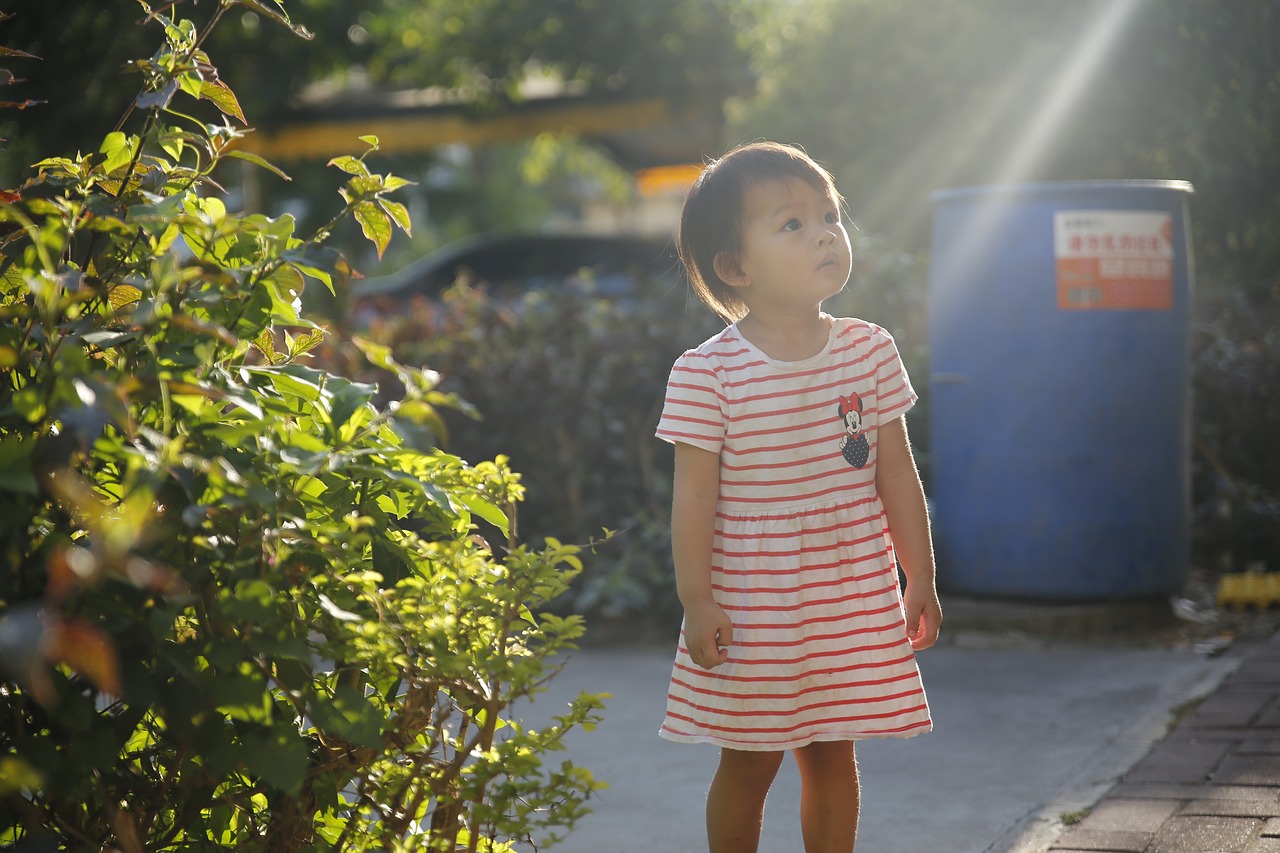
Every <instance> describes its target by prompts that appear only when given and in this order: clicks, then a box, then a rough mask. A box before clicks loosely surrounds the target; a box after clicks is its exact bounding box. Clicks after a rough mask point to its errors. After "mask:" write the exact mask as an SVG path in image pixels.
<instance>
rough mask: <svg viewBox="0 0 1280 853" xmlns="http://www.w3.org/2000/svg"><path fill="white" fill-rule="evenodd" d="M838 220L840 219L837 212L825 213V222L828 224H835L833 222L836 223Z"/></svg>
mask: <svg viewBox="0 0 1280 853" xmlns="http://www.w3.org/2000/svg"><path fill="white" fill-rule="evenodd" d="M839 221H840V214H838V213H828V214H827V224H828V225H835V224H836V223H837V222H839Z"/></svg>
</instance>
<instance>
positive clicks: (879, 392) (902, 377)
mask: <svg viewBox="0 0 1280 853" xmlns="http://www.w3.org/2000/svg"><path fill="white" fill-rule="evenodd" d="M876 336H877V337H879V338H882V340H880V341H877V343H878V344H879V346H877V348H876V401H877V404H876V405H877V409H878V415H879V422H880V423H882V424H886V423H888V422H889V421H891V420H893V419H894V418H896V417H898V416H899V415H904V414H906V413H907V411H908V410H909V409H910V408H911V407H912V406H914V405H915V404H916V400H917V399H919V398H918V397H917V396H916V392H915V389H914V388H912V387H911V378H910V377H909V376H907V369H906V368H905V367H904V366H903V364H902V357H901V356H900V355H899V354H898V347H897V345H896V344H895V343H894V342H893V336H892V335H890V334H889V333H888V332H886V331H884V330H883V329H878V330H877V335H876Z"/></svg>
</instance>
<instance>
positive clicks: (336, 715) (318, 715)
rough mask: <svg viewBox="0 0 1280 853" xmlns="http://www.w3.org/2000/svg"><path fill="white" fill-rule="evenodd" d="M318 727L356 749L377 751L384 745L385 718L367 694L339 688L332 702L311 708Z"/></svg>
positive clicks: (348, 688) (322, 702)
mask: <svg viewBox="0 0 1280 853" xmlns="http://www.w3.org/2000/svg"><path fill="white" fill-rule="evenodd" d="M310 710H311V713H312V715H313V716H314V718H315V721H316V725H317V726H318V727H319V728H321V729H322V730H324V731H325V732H328V733H330V734H334V735H337V736H338V737H340V738H342V739H343V740H345V741H348V742H350V743H351V744H352V745H353V746H358V747H368V748H370V749H373V748H377V747H378V746H380V745H381V743H382V715H381V714H379V713H378V709H377V708H375V707H374V706H373V705H371V704H370V703H369V700H368V699H366V698H365V696H364V694H363V693H361V692H360V691H358V690H355V689H354V688H351V687H339V688H338V689H337V690H335V691H334V692H333V698H331V699H329V700H328V701H323V700H322V701H319V702H316V703H315V704H313V705H311V708H310Z"/></svg>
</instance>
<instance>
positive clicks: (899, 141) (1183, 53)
mask: <svg viewBox="0 0 1280 853" xmlns="http://www.w3.org/2000/svg"><path fill="white" fill-rule="evenodd" d="M288 5H289V10H290V14H291V16H292V18H293V19H294V20H295V21H297V22H300V23H302V24H303V25H305V26H306V27H307V28H308V29H310V30H311V31H312V32H313V33H314V35H315V38H314V41H313V42H312V43H310V44H307V43H303V42H297V41H296V40H290V39H282V38H271V37H270V36H271V33H270V28H268V27H266V26H264V23H263V20H262V18H263V16H264V15H268V14H269V13H270V4H267V3H264V4H261V8H260V10H259V11H258V12H246V11H242V10H238V11H237V12H236V13H235V19H234V20H231V21H228V24H229V25H228V26H226V27H224V28H222V30H221V31H220V32H219V33H218V38H219V39H221V42H219V43H215V44H211V45H210V47H209V50H210V52H211V53H214V54H216V55H219V56H221V57H223V59H222V61H221V62H220V67H221V71H222V74H223V76H224V78H226V79H227V80H228V82H229V84H230V85H231V86H232V88H234V89H235V91H236V92H237V93H238V94H239V96H240V98H241V101H242V103H243V105H244V108H245V112H246V113H247V114H249V115H250V116H252V117H254V119H255V121H256V122H257V127H258V129H259V131H260V132H268V131H271V130H273V129H276V128H278V127H281V126H284V125H286V124H287V123H288V122H289V121H290V120H291V116H296V115H297V114H298V111H299V109H300V106H299V105H300V103H301V99H302V97H303V95H304V93H306V92H307V91H314V87H316V86H317V85H324V86H329V87H333V88H336V89H339V90H341V89H347V90H354V91H357V92H359V91H378V90H383V89H402V88H422V87H439V88H441V89H443V90H447V91H449V92H451V93H453V96H455V97H457V98H459V99H461V100H462V101H463V102H465V104H466V108H467V110H469V111H471V113H472V114H474V115H477V116H483V115H499V114H502V113H503V112H504V111H506V110H509V109H511V108H512V107H513V105H518V103H519V101H520V99H521V97H522V95H521V92H522V88H521V87H522V84H523V83H524V82H526V81H527V80H529V79H530V78H533V77H539V78H548V77H549V78H552V79H556V80H559V81H561V82H562V83H564V84H565V85H566V86H570V87H572V88H573V89H574V91H581V92H586V93H591V94H593V95H600V96H617V97H638V96H656V97H660V98H663V99H665V100H666V101H667V102H668V103H670V104H672V105H675V106H676V107H677V108H678V109H680V110H687V111H692V112H694V113H697V114H700V115H703V116H705V117H709V118H710V119H711V120H713V121H714V122H715V123H716V124H717V125H718V126H719V128H720V131H719V147H718V148H717V149H716V150H708V151H705V152H703V154H704V156H706V157H711V156H715V155H716V154H718V153H719V152H720V151H721V150H723V149H725V148H727V147H729V146H731V145H732V144H734V143H737V142H742V141H747V140H751V139H755V138H759V137H767V138H772V139H778V140H782V141H788V142H797V143H801V144H803V145H804V146H805V148H806V149H807V150H808V151H809V152H810V153H811V154H813V155H814V156H815V157H816V158H817V159H819V160H820V161H822V162H824V163H825V164H827V165H828V166H829V167H830V168H831V169H832V171H833V172H834V173H835V174H836V177H837V180H838V183H839V185H840V187H841V189H842V191H843V192H844V193H845V195H846V197H847V198H848V199H849V200H850V208H851V212H852V215H853V218H854V220H855V221H856V222H857V224H858V225H859V227H860V228H861V229H862V232H861V234H862V236H861V238H860V239H861V241H862V249H863V262H862V266H861V267H860V271H861V272H860V275H855V281H854V282H853V284H852V285H851V287H850V289H849V291H848V292H847V293H846V294H844V295H843V296H842V297H841V304H840V305H839V306H836V307H837V308H838V309H839V310H841V311H847V312H849V313H856V314H860V315H863V316H866V317H869V318H871V319H874V320H876V321H877V322H880V323H882V324H884V325H886V326H887V327H889V328H890V329H891V330H893V331H894V332H895V334H897V335H899V337H900V344H901V345H902V347H903V351H904V355H905V356H906V358H907V361H908V367H909V369H911V370H912V371H913V373H914V375H915V376H916V377H917V380H916V381H917V384H918V385H920V386H921V387H922V388H924V387H925V386H926V385H927V383H926V381H925V377H926V376H927V364H928V342H927V340H926V339H925V337H924V324H923V319H922V311H923V304H924V299H925V298H926V297H925V293H924V281H925V279H926V277H927V270H928V260H929V259H928V238H929V222H930V217H931V207H930V201H929V196H930V193H931V192H933V191H934V190H936V189H938V188H940V187H945V186H955V185H965V184H979V183H987V182H1003V181H1040V180H1066V179H1111V178H1116V179H1120V178H1124V179H1138V178H1151V179H1178V180H1187V181H1190V182H1191V183H1192V184H1193V185H1194V186H1195V195H1194V196H1193V197H1192V200H1191V214H1192V217H1191V218H1192V223H1193V232H1194V233H1193V242H1194V255H1195V266H1196V291H1195V305H1194V308H1193V331H1194V339H1195V340H1194V352H1193V369H1194V383H1195V389H1194V393H1195V399H1196V401H1197V402H1196V411H1195V447H1194V449H1193V457H1194V477H1195V482H1194V487H1193V502H1194V505H1195V512H1196V522H1195V524H1196V528H1195V532H1194V549H1195V553H1194V557H1195V561H1196V565H1197V566H1198V567H1199V568H1201V569H1202V570H1204V571H1206V572H1210V573H1212V572H1221V571H1231V570H1239V569H1243V568H1248V567H1253V568H1258V567H1263V568H1271V569H1276V568H1280V485H1278V484H1280V450H1278V449H1277V448H1276V442H1275V440H1274V439H1275V436H1276V435H1277V434H1280V331H1278V330H1280V195H1277V194H1276V192H1275V191H1274V189H1275V187H1277V186H1280V2H1277V0H1236V1H1235V2H1231V3H1223V2H1217V0H1159V2H1157V0H1082V2H1076V3H1061V2H1054V0H970V2H965V3H945V4H939V3H928V4H926V3H901V2H895V0H648V2H645V3H642V4H641V3H624V2H618V1H617V0H540V2H533V0H376V1H375V0H293V2H290V3H289V4H288ZM137 16H138V14H137V11H136V5H135V3H134V0H102V1H101V2H98V3H92V4H90V3H81V4H73V5H71V6H67V5H66V4H41V5H33V7H32V8H24V9H22V10H21V11H20V12H19V13H18V14H16V15H14V16H13V17H11V18H10V19H8V20H6V21H4V22H3V23H0V44H4V45H8V46H9V47H12V48H16V49H20V50H22V51H25V52H28V53H30V54H34V55H36V56H40V57H43V58H42V59H40V60H30V59H24V58H21V57H18V58H14V59H12V60H11V61H10V62H9V65H8V67H10V68H11V69H12V71H13V73H14V74H15V75H16V76H17V77H18V78H22V79H19V80H15V81H12V85H11V86H9V87H8V93H9V95H10V98H9V100H11V101H13V102H23V101H25V100H28V99H29V100H32V101H39V102H43V103H40V104H38V105H35V106H31V107H29V108H25V109H22V110H6V111H3V113H0V115H2V116H3V118H2V119H0V136H3V137H5V138H7V140H8V141H7V142H6V143H5V144H4V146H3V147H2V148H0V176H4V177H6V178H11V176H14V175H16V174H18V172H19V170H20V169H21V168H22V167H23V166H25V164H27V163H29V162H30V161H31V160H32V159H34V155H35V152H39V153H40V154H42V155H49V154H54V153H70V152H73V151H75V150H76V149H78V148H85V147H87V146H90V145H93V144H96V140H97V139H98V138H100V134H101V131H102V130H103V128H104V122H108V121H110V120H111V119H109V118H108V117H114V116H116V115H118V113H119V111H120V108H121V103H120V97H119V96H118V94H117V93H118V92H119V91H121V90H120V87H119V86H118V80H117V79H116V78H117V76H118V75H119V74H120V73H121V72H122V64H123V62H124V61H125V59H127V58H128V57H131V56H134V55H135V54H137V53H138V52H139V49H140V48H142V47H144V46H143V45H141V44H140V43H138V42H136V41H135V38H140V37H141V36H140V35H139V33H137V32H136V30H138V28H136V27H132V26H131V25H130V24H131V22H132V21H133V20H135V19H136V18H137ZM144 52H145V51H144ZM371 163H374V165H375V167H377V168H387V169H393V170H394V171H395V172H396V173H397V174H403V175H405V176H407V177H410V178H413V179H415V180H417V181H418V186H417V188H416V189H415V190H413V191H412V192H410V193H409V194H407V197H406V201H407V202H408V204H409V207H410V209H411V210H412V211H413V213H414V223H415V226H416V227H415V236H414V239H413V240H412V241H406V242H404V243H402V244H401V245H400V246H399V247H395V246H393V247H392V249H391V251H389V252H388V253H387V256H386V258H385V259H384V260H383V261H382V262H381V263H375V262H374V261H373V259H372V258H371V257H370V256H368V255H364V256H361V255H360V254H359V253H358V250H357V249H355V248H354V247H355V245H356V240H357V237H358V235H357V234H355V233H354V232H353V233H339V234H336V235H335V238H336V239H337V240H338V242H339V243H340V244H342V243H343V242H344V241H345V242H346V243H348V244H349V245H350V246H352V247H353V248H352V251H353V253H354V254H353V256H354V257H355V258H356V259H357V266H358V267H360V268H361V269H362V271H363V272H365V273H366V274H377V273H380V272H386V271H389V270H391V269H394V268H396V267H399V266H401V265H404V264H406V263H408V262H409V261H411V260H412V259H413V258H415V257H417V256H420V255H421V254H423V253H425V252H428V251H430V250H431V249H434V248H436V247H438V246H439V245H441V244H443V243H445V242H448V241H450V240H452V239H456V238H458V237H461V236H465V235H467V234H474V233H481V232H488V231H495V230H503V231H537V230H539V229H540V228H542V227H543V226H544V225H545V224H546V223H547V222H548V221H550V220H551V219H553V218H554V217H555V216H556V215H557V212H558V211H560V210H561V209H562V208H564V207H566V206H570V205H572V200H573V198H574V197H575V196H576V195H577V194H580V193H581V191H582V188H583V187H584V186H587V187H590V191H591V192H593V193H596V194H597V195H599V196H601V197H603V198H605V199H607V200H608V201H609V203H611V204H614V205H617V206H619V207H625V206H626V205H627V204H629V203H631V202H634V199H635V195H636V191H635V188H634V186H633V185H632V183H631V173H630V164H628V163H625V162H620V161H618V160H617V159H616V158H611V156H610V152H609V151H607V150H606V149H605V148H604V147H602V146H600V145H598V144H597V143H596V142H595V141H594V140H593V139H591V138H590V137H589V136H586V135H583V134H580V133H578V132H576V130H575V129H574V128H572V127H566V128H564V129H563V130H562V131H561V132H559V133H556V134H544V135H541V136H539V137H537V138H534V139H529V140H522V141H513V142H508V143H502V144H498V145H494V146H490V147H487V148H484V149H475V150H467V151H459V150H457V149H456V148H449V147H446V148H443V149H441V150H437V151H432V152H428V153H426V154H423V155H421V156H413V157H410V156H408V155H402V154H401V155H393V156H392V155H388V156H385V157H382V159H381V161H379V162H375V161H373V160H371ZM286 165H287V167H288V169H289V171H290V173H291V174H292V175H293V177H294V181H293V182H292V183H291V184H285V183H283V182H276V181H272V180H270V179H268V180H265V181H264V182H263V185H262V187H261V190H260V198H259V199H258V202H257V203H259V204H261V205H262V207H264V208H266V209H267V210H268V212H271V211H275V210H284V209H287V210H290V211H291V212H294V213H295V214H297V215H298V216H299V217H300V221H301V222H303V223H304V224H306V223H308V216H309V211H310V209H311V206H310V204H309V199H310V198H311V196H312V195H313V194H314V193H316V192H320V190H319V189H317V186H318V184H319V183H320V179H319V178H314V177H313V170H312V167H310V166H308V165H306V164H301V163H299V164H286ZM319 171H320V169H319V167H318V166H317V167H315V170H314V174H317V175H318V174H319ZM225 180H226V182H227V184H228V186H230V187H232V188H233V189H234V188H235V186H236V185H237V183H238V180H239V179H238V176H237V175H235V174H230V175H227V176H225ZM233 195H234V193H233ZM312 224H313V223H312ZM362 257H363V260H364V263H360V260H361V258H362ZM672 287H674V285H673V284H672V283H671V282H665V283H659V284H657V285H655V288H654V292H655V293H658V294H668V292H669V291H670V289H671V288H672ZM668 295H669V294H668ZM539 298H540V297H539ZM570 298H572V299H581V298H586V297H581V296H574V297H568V296H566V297H565V300H566V301H562V302H561V303H559V304H557V305H555V306H552V307H550V308H546V307H545V306H544V307H539V306H538V305H536V304H530V305H528V306H525V307H524V309H522V310H511V306H509V305H508V306H504V305H489V306H487V307H486V306H484V305H483V304H482V303H483V300H484V295H483V293H474V292H472V293H470V294H469V295H468V294H467V293H465V292H464V293H463V295H461V296H459V297H458V298H457V299H455V300H454V301H453V302H452V303H450V304H448V305H446V306H440V305H433V306H429V307H427V308H421V306H420V308H419V310H415V311H408V310H406V311H404V312H401V313H400V314H399V315H398V316H394V317H386V318H383V322H381V323H380V324H378V326H377V328H378V330H379V333H380V334H382V335H384V336H385V339H386V340H387V341H388V342H392V343H394V344H395V345H396V348H397V353H398V355H399V356H400V357H402V358H405V359H406V360H407V361H408V362H410V363H421V364H424V365H430V366H432V367H435V368H437V369H439V370H441V371H442V372H444V373H445V375H446V382H447V383H448V384H449V386H450V387H451V388H452V389H453V390H457V391H459V392H460V393H461V394H462V395H463V396H465V397H467V398H468V399H471V400H473V401H475V402H476V404H477V406H478V408H479V409H480V411H481V413H482V414H483V415H484V419H483V420H480V421H474V422H466V423H457V424H454V425H453V426H454V429H453V435H452V441H453V442H454V444H455V446H456V448H457V449H458V450H459V452H461V453H463V454H464V455H468V456H470V455H475V456H477V457H479V456H492V455H493V454H495V453H498V452H502V453H507V454H510V455H511V456H512V458H513V460H514V461H513V464H514V466H515V467H516V468H517V469H518V470H521V471H524V472H526V477H527V482H528V484H529V486H530V494H531V502H530V507H529V511H528V512H527V513H526V515H525V517H524V518H523V520H522V523H523V524H524V525H525V528H526V532H528V533H536V532H546V533H550V532H553V531H554V532H556V533H557V534H559V535H563V536H577V537H580V538H579V541H582V538H581V537H587V536H590V535H592V533H593V532H598V530H599V529H600V528H602V527H605V528H610V529H617V528H625V529H626V530H627V531H628V532H625V533H624V534H623V535H622V536H619V537H617V538H616V539H615V540H614V541H613V542H612V543H610V545H609V546H607V550H606V551H604V552H602V554H601V555H600V556H599V557H598V558H597V559H596V560H595V561H594V562H593V564H592V565H591V566H590V567H589V570H588V571H587V572H586V573H584V576H583V578H582V579H581V581H580V582H581V583H582V584H584V585H587V586H588V587H590V585H591V584H595V586H594V587H591V588H589V589H584V590H583V591H582V598H581V604H582V605H583V606H584V607H586V606H590V607H604V608H606V609H612V610H614V611H618V612H634V611H638V610H644V609H646V608H650V607H653V606H657V605H658V604H659V603H660V602H663V601H668V602H669V597H668V598H665V599H664V596H666V595H667V590H666V587H665V584H666V583H667V581H666V568H665V560H666V556H665V554H666V542H665V541H664V535H665V534H664V533H663V532H662V531H663V528H664V521H663V514H664V513H665V511H666V509H665V506H663V503H664V501H665V498H666V495H665V493H664V491H663V489H664V488H666V486H665V480H663V476H664V473H663V472H664V470H665V469H664V467H663V466H664V465H665V464H666V460H665V458H663V456H662V454H663V453H665V449H664V448H661V447H658V448H656V449H655V448H654V447H652V446H650V445H649V444H646V442H651V438H650V436H651V429H652V421H654V420H656V409H655V400H656V398H657V395H660V393H661V387H662V383H663V381H664V380H665V372H666V369H667V367H668V366H669V364H670V361H671V359H672V358H673V357H674V355H675V354H677V353H678V352H679V351H681V350H682V349H684V348H686V347H688V346H692V345H694V344H696V343H697V342H698V341H699V340H701V339H702V336H703V333H704V332H705V331H706V330H707V328H708V322H707V318H706V317H705V315H703V314H702V313H700V309H699V308H698V307H697V306H690V305H688V304H687V303H686V302H685V301H684V300H683V299H677V300H675V302H671V301H667V302H664V301H663V300H664V299H667V298H668V297H667V296H657V297H655V299H654V300H653V302H652V303H651V304H645V305H641V306H630V307H628V308H626V310H620V309H617V308H616V306H609V305H604V306H599V305H590V304H587V305H582V306H576V307H575V306H572V305H569V304H568V302H567V300H569V299H570ZM588 301H589V300H588ZM533 302H534V303H536V302H537V299H536V298H535V299H534V300H533ZM338 305H339V306H340V305H341V302H339V303H338ZM332 310H333V311H334V312H335V316H334V317H333V321H334V322H335V323H337V324H343V323H345V322H347V321H348V319H349V318H347V317H346V316H345V315H343V314H342V313H341V308H340V307H333V308H332ZM672 317H680V318H681V321H680V322H678V323H677V322H670V319H671V318H672ZM441 329H444V330H448V331H447V333H441V331H440V330H441ZM463 332H465V334H463ZM624 349H628V350H630V351H629V352H623V351H622V350H624ZM334 357H337V358H340V355H335V356H334ZM535 364H536V365H538V367H537V369H536V370H535V369H532V367H531V365H535ZM597 388H598V389H600V393H601V394H605V393H607V394H608V395H612V396H611V397H610V400H605V399H603V398H602V397H600V396H598V395H597V394H596V391H595V390H593V389H597ZM916 423H917V424H918V425H919V426H918V427H917V428H916V429H915V430H913V438H914V439H915V441H916V443H917V446H918V450H919V452H920V456H921V458H922V460H923V462H924V465H925V475H926V479H927V476H928V467H927V463H928V436H927V433H926V432H925V431H924V429H923V426H924V419H923V418H919V417H917V418H916ZM619 425H621V426H619ZM565 431H567V432H565ZM562 433H563V435H562ZM642 447H643V448H645V449H642ZM564 448H571V449H572V453H570V454H569V456H571V457H572V461H571V462H570V461H569V460H568V457H566V456H565V455H564ZM642 463H643V464H642ZM645 466H651V467H649V468H646V467H645Z"/></svg>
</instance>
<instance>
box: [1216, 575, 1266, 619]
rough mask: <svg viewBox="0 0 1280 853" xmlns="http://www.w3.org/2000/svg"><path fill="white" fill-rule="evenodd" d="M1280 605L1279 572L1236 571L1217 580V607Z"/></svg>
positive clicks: (1240, 607)
mask: <svg viewBox="0 0 1280 853" xmlns="http://www.w3.org/2000/svg"><path fill="white" fill-rule="evenodd" d="M1272 606H1280V572H1237V573H1235V574H1229V575H1223V576H1222V578H1221V579H1220V580H1219V581H1218V607H1220V608H1233V609H1236V610H1242V609H1244V608H1246V607H1256V608H1257V609H1259V610H1266V609H1267V608H1268V607H1272Z"/></svg>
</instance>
